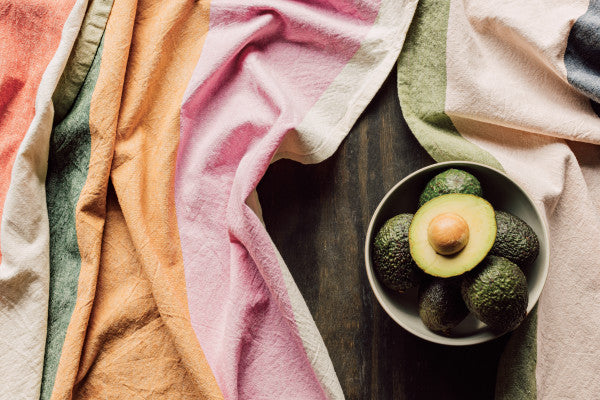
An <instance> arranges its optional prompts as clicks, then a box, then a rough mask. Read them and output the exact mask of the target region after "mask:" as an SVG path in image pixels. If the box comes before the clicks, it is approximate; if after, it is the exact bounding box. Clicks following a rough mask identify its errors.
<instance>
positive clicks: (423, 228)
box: [408, 194, 496, 278]
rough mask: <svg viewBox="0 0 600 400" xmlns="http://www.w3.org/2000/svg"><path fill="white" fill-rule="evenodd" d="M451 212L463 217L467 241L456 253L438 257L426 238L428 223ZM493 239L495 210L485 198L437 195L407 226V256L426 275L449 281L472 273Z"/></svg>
mask: <svg viewBox="0 0 600 400" xmlns="http://www.w3.org/2000/svg"><path fill="white" fill-rule="evenodd" d="M444 213H452V214H456V215H458V216H460V217H461V218H463V219H464V220H465V221H466V223H467V225H468V227H469V241H468V242H467V244H466V245H465V247H464V248H463V249H462V250H461V251H459V252H458V253H456V254H453V255H450V256H444V255H441V254H438V253H437V252H436V251H435V250H434V248H433V247H432V246H431V244H430V242H429V239H428V233H427V230H428V227H429V224H430V222H431V221H432V220H433V219H434V218H435V217H436V216H438V215H440V214H444ZM495 238H496V218H495V217H494V209H493V208H492V206H491V205H490V203H488V202H487V201H485V200H484V199H482V198H481V197H477V196H474V195H470V194H446V195H442V196H438V197H436V198H434V199H432V200H430V201H428V202H427V203H426V204H425V205H423V206H422V207H421V208H419V210H418V211H417V212H416V214H415V216H414V218H413V220H412V223H411V224H410V228H409V233H408V241H409V244H410V254H411V255H412V258H413V260H414V261H415V262H416V264H417V265H418V266H419V267H420V268H421V269H422V270H423V271H424V272H426V273H427V274H429V275H433V276H437V277H441V278H448V277H451V276H456V275H460V274H462V273H464V272H466V271H469V270H471V269H472V268H474V267H475V266H476V265H477V264H479V263H480V262H481V260H483V258H484V257H485V256H486V255H487V253H488V252H489V251H490V249H491V248H492V246H493V244H494V240H495Z"/></svg>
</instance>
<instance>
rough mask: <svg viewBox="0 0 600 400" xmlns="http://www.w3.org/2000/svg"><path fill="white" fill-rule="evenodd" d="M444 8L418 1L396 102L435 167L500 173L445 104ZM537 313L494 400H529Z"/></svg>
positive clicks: (508, 356)
mask: <svg viewBox="0 0 600 400" xmlns="http://www.w3.org/2000/svg"><path fill="white" fill-rule="evenodd" d="M449 11H450V2H449V1H443V0H421V1H420V2H419V5H418V6H417V10H416V12H415V17H414V19H413V22H412V24H411V27H410V29H409V31H408V34H407V37H406V42H405V44H404V48H403V49H402V52H401V53H400V57H399V59H398V97H399V100H400V105H401V108H402V113H403V115H404V118H405V120H406V122H407V124H408V126H409V127H410V129H411V131H412V132H413V134H414V135H415V137H416V138H417V140H418V141H419V143H421V145H422V146H423V147H424V148H425V150H427V152H428V153H429V154H430V155H431V156H432V157H433V158H434V159H435V160H436V161H438V162H441V161H451V160H464V161H475V162H479V163H482V164H487V165H490V166H492V167H494V168H497V169H499V170H503V168H502V165H501V164H500V162H498V160H496V158H495V157H494V156H492V155H491V154H490V153H488V152H487V151H485V150H483V149H481V148H480V147H479V146H477V145H475V144H473V143H471V142H469V141H468V140H466V139H465V138H464V137H462V136H461V135H460V133H459V132H458V130H457V129H456V127H455V126H454V124H453V123H452V121H451V120H450V118H449V117H448V115H446V113H445V102H446V35H447V28H448V17H449ZM536 310H537V307H536V308H534V309H533V311H532V312H531V313H530V315H529V317H527V319H526V320H525V321H524V322H523V323H522V324H521V326H520V327H519V328H518V329H517V330H516V331H515V332H514V333H513V334H512V335H511V337H510V339H509V341H508V343H507V345H506V347H505V349H504V352H503V354H502V356H501V358H500V363H499V365H498V374H497V379H496V400H514V399H519V400H522V399H535V398H536V379H535V367H536V362H537V343H536V332H537V312H536Z"/></svg>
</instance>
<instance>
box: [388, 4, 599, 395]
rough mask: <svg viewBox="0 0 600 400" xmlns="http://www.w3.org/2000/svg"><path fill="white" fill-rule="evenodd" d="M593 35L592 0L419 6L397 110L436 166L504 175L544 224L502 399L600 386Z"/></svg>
mask: <svg viewBox="0 0 600 400" xmlns="http://www.w3.org/2000/svg"><path fill="white" fill-rule="evenodd" d="M598 32H600V3H599V2H598V1H595V0H592V1H589V2H588V1H560V0H556V1H550V2H548V3H546V4H541V3H539V2H521V3H516V2H493V3H492V2H483V1H480V2H475V1H458V0H451V1H449V2H448V1H437V0H423V1H421V2H420V3H419V7H418V9H417V12H416V15H415V19H414V21H413V23H412V25H411V28H410V31H409V34H408V36H407V39H406V45H405V48H404V50H403V51H402V54H401V56H400V58H399V62H398V94H399V98H400V103H401V106H402V111H403V113H404V116H405V118H406V121H407V122H408V125H409V127H410V128H411V130H412V131H413V133H414V134H415V136H416V137H417V139H418V140H419V142H420V143H421V144H422V145H423V146H424V147H425V149H426V150H427V151H428V152H429V153H430V154H431V156H432V157H433V158H434V159H436V160H437V161H446V160H471V161H478V162H482V163H487V164H489V165H492V166H495V167H497V168H501V169H504V170H505V171H506V173H508V174H509V175H510V176H511V177H512V178H513V179H515V180H516V181H518V182H519V183H520V184H521V185H523V187H524V188H525V189H526V190H527V191H528V192H529V193H530V194H531V195H532V197H533V199H534V200H535V201H536V203H537V205H538V206H539V207H540V209H542V210H544V211H545V216H546V219H547V221H548V223H549V227H550V237H551V249H550V251H551V256H550V258H551V261H550V272H549V275H548V278H547V282H546V286H545V288H544V291H543V293H542V296H541V299H540V301H539V303H538V307H537V319H536V314H535V313H533V314H532V315H530V317H529V318H528V320H527V322H526V323H525V324H524V325H522V326H521V327H520V328H519V330H517V331H516V332H515V333H513V335H512V337H511V339H510V341H509V343H508V345H507V348H506V349H505V351H504V354H503V357H502V359H501V363H500V366H499V368H498V379H497V384H496V398H498V399H506V400H514V399H535V398H536V396H537V398H540V399H592V398H597V397H598V392H599V390H600V380H599V379H598V377H597V371H599V370H600V346H599V345H598V343H599V342H598V340H597V339H598V332H600V329H599V328H600V313H599V312H598V307H597V300H598V298H600V257H598V256H597V254H599V252H600V242H599V241H598V237H599V234H600V209H599V206H600V202H599V201H598V199H599V198H600V148H599V147H598V146H597V145H598V144H600V119H599V115H600V114H599V112H600V106H598V102H599V101H600V76H599V75H600V58H599V54H600V36H599V35H598ZM536 361H537V362H536Z"/></svg>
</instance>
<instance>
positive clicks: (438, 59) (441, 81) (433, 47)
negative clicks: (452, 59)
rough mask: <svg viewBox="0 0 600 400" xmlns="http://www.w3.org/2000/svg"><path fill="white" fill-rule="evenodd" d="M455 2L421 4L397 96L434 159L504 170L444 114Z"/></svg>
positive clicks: (427, 0) (426, 1)
mask: <svg viewBox="0 0 600 400" xmlns="http://www.w3.org/2000/svg"><path fill="white" fill-rule="evenodd" d="M449 10H450V3H449V2H448V1H443V0H424V1H420V2H419V5H418V6H417V10H416V12H415V17H414V19H413V22H412V24H411V26H410V29H409V30H408V34H407V37H406V42H405V44H404V48H403V49H402V52H401V53H400V57H399V59H398V97H399V99H400V105H401V107H402V114H403V115H404V118H405V120H406V122H407V124H408V126H409V127H410V129H411V130H412V132H413V134H414V135H415V137H416V138H417V140H418V141H419V143H421V145H422V146H423V147H424V148H425V150H427V152H428V153H429V154H430V155H431V156H432V157H433V159H434V160H436V161H438V162H441V161H452V160H464V161H475V162H479V163H482V164H487V165H490V166H492V167H494V168H497V169H500V170H501V169H502V165H501V164H500V163H499V162H498V161H497V160H496V159H495V158H494V157H493V156H492V155H491V154H489V153H488V152H487V151H485V150H483V149H481V148H480V147H478V146H476V145H475V144H473V143H471V142H469V141H468V140H466V139H465V138H463V137H462V136H461V135H460V133H459V132H458V131H457V130H456V128H455V127H454V124H453V123H452V121H451V120H450V118H449V117H448V116H447V115H446V113H445V112H444V107H445V101H446V30H447V27H448V14H449Z"/></svg>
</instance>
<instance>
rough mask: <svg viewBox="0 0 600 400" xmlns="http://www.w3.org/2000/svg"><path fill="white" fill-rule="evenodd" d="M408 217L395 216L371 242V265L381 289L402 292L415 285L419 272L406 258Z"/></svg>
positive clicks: (409, 257)
mask: <svg viewBox="0 0 600 400" xmlns="http://www.w3.org/2000/svg"><path fill="white" fill-rule="evenodd" d="M412 218H413V215H412V214H399V215H396V216H395V217H393V218H390V219H389V220H388V221H386V223H385V224H384V225H383V226H382V227H381V229H380V230H379V232H378V233H377V235H376V236H375V239H374V240H373V265H374V268H375V272H376V273H377V276H378V277H379V279H381V281H382V282H383V284H384V285H385V286H387V287H388V288H390V289H392V290H396V291H398V292H404V291H406V290H408V289H410V288H412V287H415V286H418V285H419V283H420V281H421V279H422V277H423V273H422V272H421V270H420V269H419V267H417V265H416V264H415V262H414V261H413V259H412V258H411V256H410V247H409V245H408V228H409V227H410V223H411V221H412Z"/></svg>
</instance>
